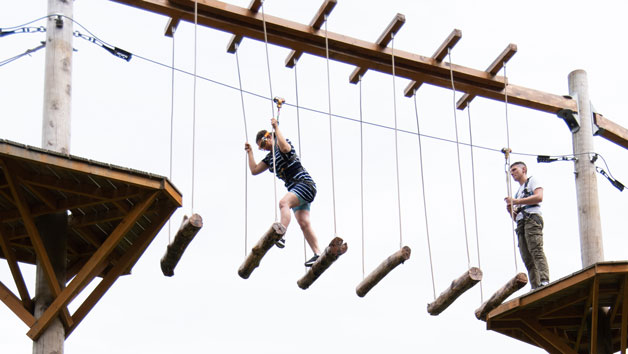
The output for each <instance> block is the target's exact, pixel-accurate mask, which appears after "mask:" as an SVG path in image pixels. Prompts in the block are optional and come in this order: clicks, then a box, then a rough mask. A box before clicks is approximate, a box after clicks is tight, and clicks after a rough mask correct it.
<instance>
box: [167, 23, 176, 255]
mask: <svg viewBox="0 0 628 354" xmlns="http://www.w3.org/2000/svg"><path fill="white" fill-rule="evenodd" d="M174 33H175V29H174V27H173V28H172V76H171V79H170V80H171V82H170V169H169V171H170V172H169V174H168V178H169V179H170V182H172V144H173V132H174V53H175V51H174ZM171 235H172V229H171V225H170V218H168V244H170V241H171V239H170V238H171Z"/></svg>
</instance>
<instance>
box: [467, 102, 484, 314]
mask: <svg viewBox="0 0 628 354" xmlns="http://www.w3.org/2000/svg"><path fill="white" fill-rule="evenodd" d="M467 115H468V117H469V147H470V148H471V180H472V182H473V216H474V218H475V244H476V247H477V253H478V267H479V268H480V269H482V265H481V264H480V236H479V231H478V205H477V198H476V194H475V162H474V159H473V130H472V129H471V102H469V103H468V104H467ZM480 303H484V289H483V287H482V281H481V280H480Z"/></svg>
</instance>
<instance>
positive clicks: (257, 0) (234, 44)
mask: <svg viewBox="0 0 628 354" xmlns="http://www.w3.org/2000/svg"><path fill="white" fill-rule="evenodd" d="M262 3H263V0H252V1H251V3H250V4H249V11H251V13H252V14H256V13H257V12H258V11H259V9H260V8H261V7H262ZM243 38H244V37H242V36H241V35H239V34H235V35H233V36H232V37H231V40H230V41H229V44H228V45H227V52H228V53H232V54H233V53H235V52H236V50H238V46H239V45H240V43H241V42H242V39H243Z"/></svg>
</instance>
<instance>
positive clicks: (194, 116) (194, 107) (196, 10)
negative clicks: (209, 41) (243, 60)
mask: <svg viewBox="0 0 628 354" xmlns="http://www.w3.org/2000/svg"><path fill="white" fill-rule="evenodd" d="M197 32H198V1H197V0H194V99H193V102H194V103H193V109H192V198H191V199H192V205H191V208H190V209H191V212H190V214H191V215H194V160H195V156H194V153H195V150H196V50H197Z"/></svg>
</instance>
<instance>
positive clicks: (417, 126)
mask: <svg viewBox="0 0 628 354" xmlns="http://www.w3.org/2000/svg"><path fill="white" fill-rule="evenodd" d="M413 97H414V114H415V116H416V131H417V137H418V138H419V166H420V167H421V190H422V193H423V213H424V215H425V233H426V234H427V251H428V254H429V256H430V273H431V275H432V291H433V293H434V300H436V282H435V281H434V262H433V261H432V244H431V242H430V227H429V224H428V222H427V202H426V197H425V178H424V176H423V146H421V127H420V126H419V109H418V105H417V103H416V90H414V94H413Z"/></svg>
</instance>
